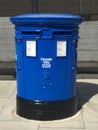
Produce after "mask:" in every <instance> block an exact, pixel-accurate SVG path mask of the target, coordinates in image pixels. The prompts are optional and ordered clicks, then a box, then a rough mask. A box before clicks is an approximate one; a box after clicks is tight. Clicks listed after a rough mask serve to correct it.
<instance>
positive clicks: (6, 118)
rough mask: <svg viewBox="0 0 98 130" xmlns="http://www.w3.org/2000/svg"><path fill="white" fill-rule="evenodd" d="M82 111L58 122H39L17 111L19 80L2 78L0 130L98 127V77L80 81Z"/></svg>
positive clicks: (79, 98) (75, 129) (79, 97)
mask: <svg viewBox="0 0 98 130" xmlns="http://www.w3.org/2000/svg"><path fill="white" fill-rule="evenodd" d="M77 96H78V102H79V103H78V109H79V110H78V112H77V113H76V115H74V116H72V117H70V118H66V119H62V120H54V121H35V120H28V119H25V118H21V117H19V116H18V115H17V114H16V110H15V109H16V81H15V80H0V130H98V79H78V80H77Z"/></svg>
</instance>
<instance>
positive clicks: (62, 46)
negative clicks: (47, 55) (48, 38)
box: [57, 41, 66, 57]
mask: <svg viewBox="0 0 98 130" xmlns="http://www.w3.org/2000/svg"><path fill="white" fill-rule="evenodd" d="M57 56H58V57H59V56H66V41H57Z"/></svg>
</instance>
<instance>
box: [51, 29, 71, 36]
mask: <svg viewBox="0 0 98 130" xmlns="http://www.w3.org/2000/svg"><path fill="white" fill-rule="evenodd" d="M53 36H60V37H61V36H72V31H70V30H69V31H54V32H53Z"/></svg>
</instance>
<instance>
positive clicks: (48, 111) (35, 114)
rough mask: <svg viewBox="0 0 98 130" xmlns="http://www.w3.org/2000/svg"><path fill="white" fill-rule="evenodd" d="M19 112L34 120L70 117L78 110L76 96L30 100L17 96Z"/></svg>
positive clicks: (20, 114) (22, 115)
mask: <svg viewBox="0 0 98 130" xmlns="http://www.w3.org/2000/svg"><path fill="white" fill-rule="evenodd" d="M16 106H17V110H16V112H17V114H18V115H19V116H21V117H24V118H27V119H32V120H33V119H34V120H43V121H47V120H57V119H63V118H66V117H70V116H72V115H74V114H75V113H76V112H77V99H76V97H73V98H70V99H68V100H63V101H52V102H43V101H30V100H27V99H24V98H21V97H19V96H17V105H16Z"/></svg>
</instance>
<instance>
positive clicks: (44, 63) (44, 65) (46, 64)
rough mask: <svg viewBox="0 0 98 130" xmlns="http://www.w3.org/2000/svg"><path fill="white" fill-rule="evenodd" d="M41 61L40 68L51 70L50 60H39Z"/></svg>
mask: <svg viewBox="0 0 98 130" xmlns="http://www.w3.org/2000/svg"><path fill="white" fill-rule="evenodd" d="M40 59H41V61H42V68H51V63H50V61H52V58H40Z"/></svg>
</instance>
